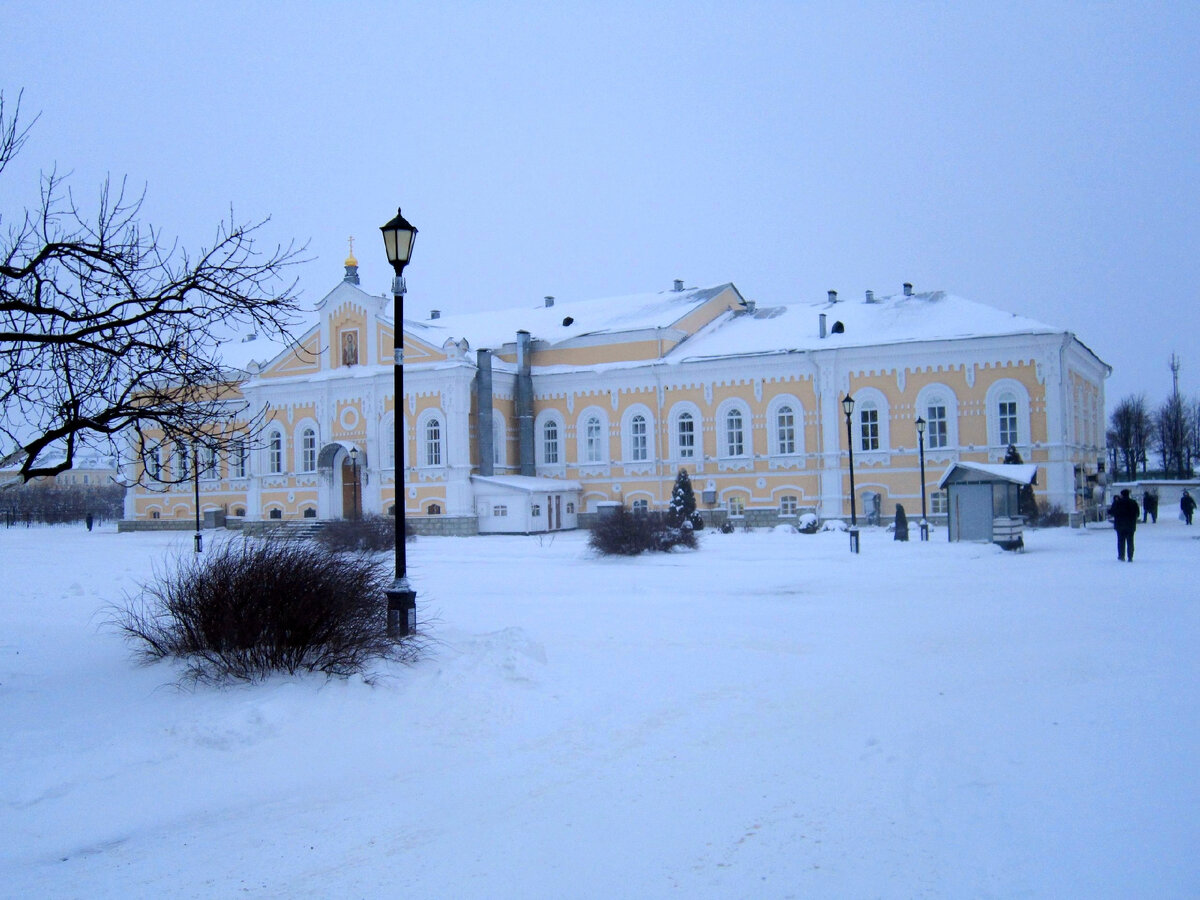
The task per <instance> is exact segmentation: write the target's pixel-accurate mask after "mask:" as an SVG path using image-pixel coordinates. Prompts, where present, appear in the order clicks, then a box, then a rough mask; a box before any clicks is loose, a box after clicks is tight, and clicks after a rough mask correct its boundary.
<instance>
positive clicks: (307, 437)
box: [300, 428, 317, 472]
mask: <svg viewBox="0 0 1200 900" xmlns="http://www.w3.org/2000/svg"><path fill="white" fill-rule="evenodd" d="M300 471H301V472H315V471H317V432H316V431H315V430H314V429H312V428H305V429H304V431H302V432H301V433H300Z"/></svg>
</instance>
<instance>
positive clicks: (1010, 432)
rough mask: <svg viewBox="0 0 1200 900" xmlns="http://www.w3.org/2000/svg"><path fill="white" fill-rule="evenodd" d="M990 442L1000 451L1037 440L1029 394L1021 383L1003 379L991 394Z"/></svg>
mask: <svg viewBox="0 0 1200 900" xmlns="http://www.w3.org/2000/svg"><path fill="white" fill-rule="evenodd" d="M987 421H988V443H990V444H991V445H992V446H993V447H995V448H997V451H999V450H1003V449H1004V448H1006V447H1008V446H1009V445H1010V444H1011V445H1020V444H1029V443H1030V442H1031V441H1032V440H1033V435H1032V433H1031V430H1030V420H1029V391H1027V390H1026V389H1025V386H1024V385H1023V384H1021V382H1019V381H1017V380H1016V379H1012V378H1003V379H1001V380H999V381H997V382H996V383H995V384H993V385H992V386H991V387H990V388H988V392H987Z"/></svg>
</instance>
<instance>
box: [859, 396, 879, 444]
mask: <svg viewBox="0 0 1200 900" xmlns="http://www.w3.org/2000/svg"><path fill="white" fill-rule="evenodd" d="M858 429H859V430H858V435H859V440H858V449H859V450H863V451H869V450H878V449H879V407H878V406H876V405H875V401H874V400H864V401H862V402H861V403H859V405H858Z"/></svg>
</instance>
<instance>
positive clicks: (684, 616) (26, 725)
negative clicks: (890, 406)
mask: <svg viewBox="0 0 1200 900" xmlns="http://www.w3.org/2000/svg"><path fill="white" fill-rule="evenodd" d="M1197 538H1200V527H1195V528H1191V529H1189V528H1187V527H1185V526H1184V525H1182V524H1181V523H1179V522H1177V521H1175V520H1174V519H1173V518H1171V517H1169V516H1167V517H1164V518H1163V519H1162V520H1160V522H1159V524H1158V525H1156V526H1142V527H1140V528H1139V529H1138V533H1137V540H1138V550H1137V560H1136V562H1134V563H1133V564H1132V565H1130V564H1126V563H1119V562H1117V560H1116V559H1115V556H1116V552H1115V539H1114V538H1113V535H1112V532H1111V531H1083V530H1068V529H1057V530H1050V531H1040V532H1032V533H1029V534H1028V535H1027V550H1026V552H1024V553H1005V552H1003V551H1000V550H998V549H996V548H993V547H990V546H983V545H975V544H948V543H946V541H945V533H944V532H938V533H935V535H934V540H932V541H931V542H929V543H927V544H922V543H919V542H915V541H914V542H910V543H907V544H901V543H896V542H894V541H892V540H891V539H890V537H889V536H888V535H887V534H886V532H883V531H870V530H868V531H866V532H864V535H863V541H862V553H861V555H859V556H854V555H852V554H850V553H849V552H848V538H847V537H846V535H845V534H836V533H835V534H818V535H813V536H804V535H795V534H781V533H757V534H733V535H716V534H709V535H704V536H703V538H702V544H701V549H700V550H699V551H698V552H694V553H678V554H670V555H654V556H645V557H641V558H637V559H594V558H591V557H590V556H589V554H588V552H587V550H586V544H585V535H584V534H582V533H571V534H560V535H558V536H557V537H556V538H555V539H554V540H552V541H551V540H549V539H545V538H543V539H538V538H531V537H488V538H475V539H461V538H460V539H455V538H443V539H438V538H422V539H421V540H419V541H418V542H417V543H415V544H414V545H412V547H411V549H410V559H411V563H410V565H411V567H412V568H411V574H412V576H413V580H414V584H415V587H416V588H417V590H418V592H419V597H418V602H419V605H420V611H421V614H422V616H428V615H434V616H436V622H435V623H434V624H433V625H432V626H431V629H430V630H431V632H432V634H433V635H434V636H435V637H436V638H437V639H438V641H439V644H438V646H436V647H435V648H434V650H433V653H432V654H431V655H430V656H429V657H428V658H427V659H425V660H424V661H423V662H421V663H420V664H418V665H416V666H414V667H411V668H403V667H395V668H389V669H386V670H382V671H380V672H378V673H377V674H378V676H379V677H378V678H377V679H375V680H374V681H373V683H368V682H366V681H364V680H362V679H352V680H349V681H325V680H323V679H320V678H315V677H310V678H300V679H285V678H280V679H277V680H273V681H270V682H268V683H266V684H261V685H255V686H241V687H234V688H227V689H214V688H198V689H187V690H180V689H177V688H175V687H173V686H172V685H173V678H174V671H173V669H172V667H171V666H170V665H168V664H162V665H158V666H154V667H150V668H138V667H136V666H134V665H133V664H132V663H131V662H130V658H129V653H128V650H127V648H126V647H125V645H124V644H123V643H122V642H121V641H120V640H119V639H118V638H117V637H116V636H115V635H114V634H112V633H110V632H108V631H106V630H105V628H103V627H102V621H103V609H104V607H105V606H106V605H107V604H110V603H112V602H114V601H116V600H119V599H120V597H121V596H122V593H123V592H124V591H127V590H130V589H132V588H133V586H134V585H135V584H136V583H137V582H138V581H139V580H140V579H144V578H146V577H147V576H148V575H149V573H150V572H151V570H152V569H153V567H154V566H155V565H161V564H162V561H163V560H164V558H165V555H166V554H167V553H168V551H170V550H172V549H180V550H184V551H186V550H187V549H188V548H189V546H190V544H189V542H190V540H191V537H190V535H187V534H179V535H166V534H138V535H118V534H115V533H112V532H98V533H93V534H88V533H87V532H86V531H84V530H83V529H82V528H73V529H67V528H44V529H32V530H26V529H23V528H15V529H12V530H8V531H4V530H0V587H2V591H0V801H2V802H0V828H2V831H0V834H2V835H3V841H2V847H0V895H3V896H7V897H22V898H30V897H38V898H42V897H86V898H98V897H122V898H127V897H165V896H170V897H205V898H207V897H235V896H236V897H243V896H251V897H255V896H258V897H321V898H328V897H366V898H376V897H378V898H384V897H387V898H390V897H421V898H426V897H427V898H475V897H479V898H509V897H511V898H517V897H520V898H562V897H572V898H573V897H580V898H590V897H596V898H614V897H622V898H624V897H633V898H643V897H644V898H658V897H686V898H703V897H721V898H726V897H728V898H782V897H804V898H809V897H839V898H840V897H855V898H859V897H947V898H962V897H1005V898H1008V897H1023V896H1032V897H1088V898H1096V897H1121V898H1127V897H1155V898H1162V897H1194V896H1197V895H1198V894H1200V856H1198V855H1197V848H1198V847H1200V812H1198V811H1200V774H1198V767H1200V705H1198V702H1197V700H1198V698H1200V683H1198V682H1200V679H1198V673H1200V601H1198V598H1197V587H1196V584H1197V581H1196V578H1197V568H1198V565H1197V564H1198V563H1200V543H1198V542H1197Z"/></svg>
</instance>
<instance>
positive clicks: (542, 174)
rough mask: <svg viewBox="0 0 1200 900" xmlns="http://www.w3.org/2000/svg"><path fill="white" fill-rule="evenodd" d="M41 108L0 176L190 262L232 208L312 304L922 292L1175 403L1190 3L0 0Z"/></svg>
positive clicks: (8, 83) (1198, 301)
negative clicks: (401, 230)
mask: <svg viewBox="0 0 1200 900" xmlns="http://www.w3.org/2000/svg"><path fill="white" fill-rule="evenodd" d="M2 12H3V17H4V21H5V30H6V32H7V34H8V38H7V39H6V40H5V45H4V51H3V53H2V54H0V87H2V88H3V89H4V91H5V93H6V96H7V97H8V99H9V100H10V101H11V100H12V99H13V97H14V96H15V93H16V92H17V91H18V90H20V89H22V88H23V89H24V91H25V96H24V112H25V113H26V114H27V115H30V114H33V113H37V112H40V113H41V119H40V120H39V121H38V123H37V125H36V127H35V129H34V132H33V134H32V137H31V139H30V141H29V143H28V144H27V145H26V148H25V151H24V153H23V156H22V158H21V159H20V160H19V163H20V164H19V165H15V166H13V167H12V168H11V169H10V170H9V172H8V173H6V176H5V177H4V178H3V179H0V211H2V212H3V213H4V214H5V218H6V220H7V218H8V217H9V216H10V215H11V214H12V212H13V210H14V209H17V208H20V205H21V204H25V203H28V202H29V201H30V200H31V199H32V198H33V197H34V196H36V194H35V192H36V185H37V176H38V172H39V170H48V169H49V168H50V167H51V166H53V165H55V164H57V166H58V168H59V170H60V171H63V170H69V171H70V172H72V176H71V186H72V187H73V189H74V191H75V195H76V198H77V199H78V200H80V201H81V202H83V203H84V204H87V203H90V202H91V201H92V199H93V198H94V197H95V194H96V190H97V187H98V185H99V183H100V182H101V181H102V180H103V178H104V177H105V175H106V174H108V173H111V174H112V175H113V176H122V175H128V176H129V177H130V180H131V183H133V184H134V185H136V186H137V187H138V188H139V189H140V188H141V187H142V186H145V188H146V191H147V201H146V207H145V215H146V218H147V219H148V220H150V221H151V222H153V223H154V224H156V225H158V226H160V227H161V228H162V229H163V230H164V231H165V232H166V233H168V234H171V235H178V236H179V237H180V238H181V239H182V240H183V242H184V243H185V244H187V245H188V246H192V247H196V246H199V245H201V244H202V243H203V242H204V241H205V240H207V239H209V238H210V236H211V233H212V232H213V230H214V227H215V224H216V222H217V221H218V220H219V219H220V218H221V217H222V216H223V215H227V214H228V210H229V207H230V205H231V204H232V206H233V208H234V211H235V214H236V216H237V217H238V218H239V219H254V218H260V217H264V216H268V215H269V216H271V217H272V222H271V225H270V227H269V236H270V237H271V238H272V239H277V240H282V241H284V242H286V241H287V240H290V239H291V238H293V237H294V238H297V239H299V240H301V241H307V242H309V246H310V253H311V256H312V257H313V261H312V262H310V263H308V264H306V265H305V266H303V267H302V268H301V269H300V270H298V275H299V277H300V279H301V285H302V287H303V289H304V292H305V299H306V300H307V301H310V302H315V301H316V300H318V299H320V297H321V296H323V295H324V294H325V293H326V292H327V291H328V290H329V289H330V288H332V287H333V286H335V285H336V283H337V282H338V280H339V279H340V277H341V275H342V268H341V266H342V263H343V260H344V258H345V256H346V252H347V241H346V239H347V237H348V236H350V235H353V236H355V238H356V243H355V255H356V256H357V258H358V260H359V264H360V271H361V275H362V279H363V286H364V287H365V288H366V289H368V290H371V291H373V292H384V291H386V290H387V289H388V288H389V283H390V275H391V273H390V269H389V267H388V266H387V263H386V260H385V258H384V255H383V247H382V241H381V240H380V237H379V231H378V227H379V225H381V224H383V223H384V222H385V221H386V220H387V219H389V218H390V217H391V216H392V215H393V214H394V213H395V211H396V207H397V206H402V207H403V209H404V214H405V216H406V217H407V218H409V219H410V220H411V221H412V222H413V223H414V224H415V225H417V227H418V228H419V229H420V235H419V237H418V240H417V245H416V248H415V253H414V257H413V263H412V264H411V265H410V267H409V269H408V271H407V273H406V275H407V281H408V287H409V295H408V301H407V307H406V315H407V316H408V317H409V318H423V317H424V316H425V315H426V314H427V312H428V310H429V309H430V308H439V309H442V310H446V311H469V310H477V309H488V308H495V307H501V306H514V305H520V304H526V303H527V304H530V305H535V304H539V303H540V302H541V298H542V296H543V295H545V294H553V295H555V296H558V297H561V298H563V299H584V298H591V297H604V296H617V295H623V294H630V293H640V292H644V291H650V290H658V289H665V288H669V287H670V286H671V282H672V279H674V278H682V279H684V280H685V281H686V283H687V284H688V285H689V286H692V285H701V286H703V285H711V284H717V283H721V282H725V281H732V282H734V283H735V284H736V285H737V286H738V288H739V289H740V290H741V291H742V293H743V294H745V295H746V296H747V297H749V298H752V299H754V300H757V301H758V302H759V303H760V304H766V305H770V304H774V303H780V302H791V301H797V300H821V299H823V298H824V296H825V291H826V290H828V289H830V288H833V289H836V290H838V291H839V292H840V293H841V295H842V297H843V299H853V300H855V301H857V300H859V299H860V298H861V297H862V295H863V292H864V291H865V290H867V289H872V290H874V291H875V292H876V293H881V294H886V293H893V292H895V291H898V290H899V289H900V285H901V283H902V282H904V281H911V282H913V283H914V284H915V285H916V286H917V289H918V290H931V289H944V290H949V291H953V292H955V293H958V294H961V295H963V296H965V297H968V298H970V299H973V300H977V301H980V302H983V303H987V304H990V305H993V306H997V307H1000V308H1003V309H1006V310H1010V311H1012V312H1015V313H1020V314H1022V315H1027V316H1032V317H1034V318H1037V319H1040V320H1042V321H1044V322H1047V323H1050V324H1053V325H1057V326H1061V327H1064V328H1067V329H1070V330H1072V331H1074V332H1075V333H1076V334H1078V336H1079V337H1080V339H1081V340H1083V341H1084V343H1086V344H1087V345H1088V346H1089V347H1091V348H1092V349H1093V350H1095V351H1096V353H1097V354H1098V355H1099V356H1100V357H1101V358H1102V359H1104V360H1105V361H1106V362H1108V363H1109V364H1110V365H1112V367H1113V375H1112V378H1111V379H1110V380H1109V383H1108V399H1109V405H1110V408H1111V406H1112V405H1113V404H1114V403H1115V402H1116V400H1118V399H1120V397H1122V396H1124V395H1125V394H1128V393H1131V392H1136V391H1145V392H1146V393H1147V395H1148V396H1149V398H1150V399H1151V400H1152V401H1154V402H1157V401H1158V400H1160V399H1161V398H1162V397H1163V396H1165V395H1166V394H1167V392H1168V391H1169V389H1170V371H1169V369H1168V357H1169V356H1170V354H1171V353H1172V351H1174V352H1177V353H1179V355H1180V357H1181V358H1182V360H1183V369H1182V372H1181V387H1182V388H1183V389H1184V390H1185V391H1187V392H1189V393H1192V394H1200V346H1198V342H1200V328H1198V327H1197V326H1198V325H1200V312H1198V307H1200V271H1198V270H1200V227H1198V226H1200V189H1198V188H1200V125H1198V122H1197V110H1198V109H1200V51H1198V49H1197V48H1198V47H1200V4H1195V3H1179V2H1172V3H1136V4H1135V3H1127V4H1082V3H1077V4H1051V3H1036V4H1030V5H1028V6H1022V5H1018V4H1010V3H991V2H987V3H984V2H978V3H960V4H949V3H946V4H940V3H919V4H907V3H879V4H875V3H870V4H848V3H755V2H740V3H665V2H664V3H653V2H639V3H628V4H627V3H622V2H606V3H603V4H590V3H589V4H581V3H571V2H564V3H545V4H523V3H500V2H492V3H483V2H481V3H445V2H439V3H428V4H424V3H401V2H387V3H382V2H381V3H316V2H313V3H277V4H272V3H245V2H239V3H223V2H208V3H187V4H183V3H171V2H156V3H147V4H131V3H121V2H109V3H106V4H94V3H75V2H57V3H46V2H44V0H42V2H25V0H5V2H4V3H3V9H2Z"/></svg>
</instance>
